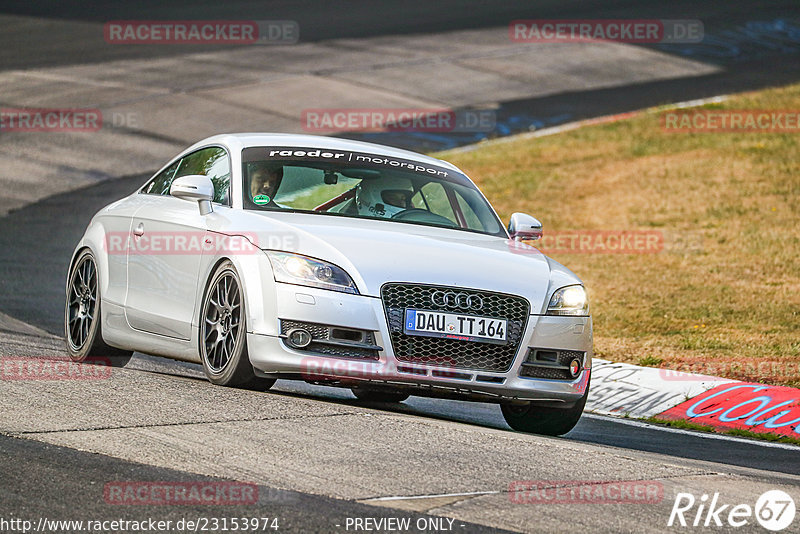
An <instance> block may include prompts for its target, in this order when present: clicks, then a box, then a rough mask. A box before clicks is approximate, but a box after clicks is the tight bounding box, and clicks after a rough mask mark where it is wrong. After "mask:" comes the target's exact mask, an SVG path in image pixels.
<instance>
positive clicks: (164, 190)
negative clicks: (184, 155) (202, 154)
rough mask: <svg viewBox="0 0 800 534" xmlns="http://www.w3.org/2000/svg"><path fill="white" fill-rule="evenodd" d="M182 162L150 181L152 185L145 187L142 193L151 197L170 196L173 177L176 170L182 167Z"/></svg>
mask: <svg viewBox="0 0 800 534" xmlns="http://www.w3.org/2000/svg"><path fill="white" fill-rule="evenodd" d="M180 164H181V160H178V161H176V162H175V163H173V164H172V165H170V166H169V167H167V168H166V169H164V170H163V171H161V172H160V173H158V174H157V175H155V176H154V177H153V179H152V180H150V183H149V184H147V185H146V186H144V188H143V189H142V193H147V194H149V195H169V186H171V185H172V177H173V175H174V174H175V170H176V169H177V168H178V167H179V166H180Z"/></svg>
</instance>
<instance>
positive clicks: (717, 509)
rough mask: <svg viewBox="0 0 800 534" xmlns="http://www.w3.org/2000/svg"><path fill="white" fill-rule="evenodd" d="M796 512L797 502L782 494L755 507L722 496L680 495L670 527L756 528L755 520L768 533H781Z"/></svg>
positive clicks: (768, 496) (765, 498) (771, 493)
mask: <svg viewBox="0 0 800 534" xmlns="http://www.w3.org/2000/svg"><path fill="white" fill-rule="evenodd" d="M795 512H796V508H795V503H794V499H792V497H791V496H790V495H789V494H788V493H786V492H784V491H781V490H770V491H767V492H765V493H763V494H762V495H761V496H760V497H759V498H758V499H757V500H756V503H755V505H754V506H750V505H749V504H731V503H727V502H725V501H724V498H723V497H720V494H719V493H714V495H713V496H711V497H709V496H708V495H706V494H703V495H702V496H700V497H699V498H697V497H695V496H694V495H692V494H691V493H678V495H676V496H675V503H674V504H673V505H672V512H671V513H670V514H669V520H668V521H667V526H668V527H672V526H677V527H687V526H690V527H706V528H707V527H725V528H726V529H730V528H731V527H732V528H739V527H743V526H745V525H750V524H753V520H754V519H755V521H756V522H758V524H759V525H761V526H762V527H764V528H765V529H767V530H770V531H772V532H778V531H781V530H784V529H785V528H786V527H788V526H790V525H791V524H792V522H793V521H794V516H795Z"/></svg>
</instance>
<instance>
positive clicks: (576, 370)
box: [569, 358, 581, 378]
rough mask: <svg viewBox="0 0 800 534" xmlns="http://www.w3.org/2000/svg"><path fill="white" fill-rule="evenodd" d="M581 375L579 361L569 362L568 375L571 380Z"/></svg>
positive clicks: (576, 359)
mask: <svg viewBox="0 0 800 534" xmlns="http://www.w3.org/2000/svg"><path fill="white" fill-rule="evenodd" d="M580 373H581V361H580V360H579V359H578V358H575V359H574V360H572V361H571V362H569V374H571V375H572V378H575V377H576V376H578V375H579V374H580Z"/></svg>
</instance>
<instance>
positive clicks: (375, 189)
mask: <svg viewBox="0 0 800 534" xmlns="http://www.w3.org/2000/svg"><path fill="white" fill-rule="evenodd" d="M413 195H414V188H413V186H412V184H411V180H409V179H408V178H380V179H377V180H362V181H361V183H360V184H358V188H357V189H356V207H357V208H358V214H359V215H367V216H370V217H386V218H391V217H394V216H395V215H397V214H398V213H400V212H401V211H405V210H407V209H410V208H412V207H413V206H412V205H411V197H412V196H413Z"/></svg>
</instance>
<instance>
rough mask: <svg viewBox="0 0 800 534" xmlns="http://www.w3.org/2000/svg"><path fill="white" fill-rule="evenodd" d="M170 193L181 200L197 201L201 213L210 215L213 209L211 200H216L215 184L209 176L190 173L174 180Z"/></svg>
mask: <svg viewBox="0 0 800 534" xmlns="http://www.w3.org/2000/svg"><path fill="white" fill-rule="evenodd" d="M169 194H170V195H172V196H173V197H176V198H180V199H181V200H190V201H196V202H197V203H198V205H199V206H200V215H208V214H209V213H211V212H212V211H213V208H212V207H211V201H212V200H214V184H213V183H212V182H211V178H209V177H208V176H202V175H200V174H190V175H188V176H181V177H180V178H176V179H175V180H173V181H172V185H171V186H170V188H169Z"/></svg>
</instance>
